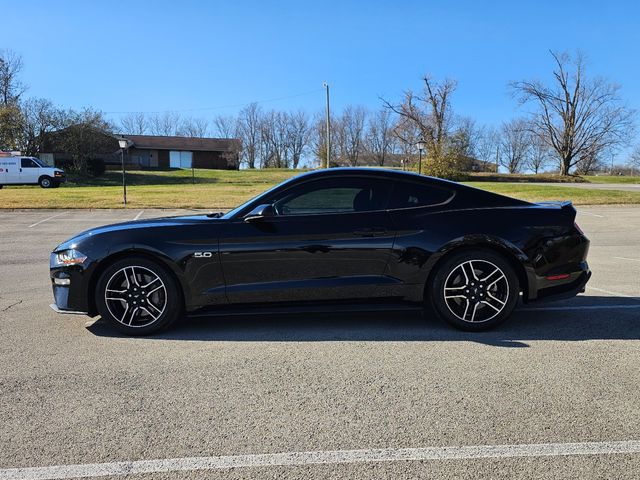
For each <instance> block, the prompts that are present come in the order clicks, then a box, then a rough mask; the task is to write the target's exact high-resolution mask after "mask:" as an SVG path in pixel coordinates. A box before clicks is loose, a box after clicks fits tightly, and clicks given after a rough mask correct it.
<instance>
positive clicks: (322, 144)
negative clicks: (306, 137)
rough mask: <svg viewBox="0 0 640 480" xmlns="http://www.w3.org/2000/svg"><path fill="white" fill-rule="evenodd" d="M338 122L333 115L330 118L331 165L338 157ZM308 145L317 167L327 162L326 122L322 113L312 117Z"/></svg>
mask: <svg viewBox="0 0 640 480" xmlns="http://www.w3.org/2000/svg"><path fill="white" fill-rule="evenodd" d="M338 123H339V120H338V119H337V118H335V117H334V116H333V115H332V116H331V144H332V151H333V156H332V159H333V160H332V164H333V163H334V162H335V161H336V158H337V157H338V153H337V148H336V145H337V142H336V139H338V133H337V127H338ZM310 144H311V149H312V151H313V156H314V158H315V159H316V161H317V163H318V164H319V165H325V164H326V160H327V120H326V116H325V113H324V112H321V113H317V114H316V115H315V116H314V117H313V121H312V124H311V134H310Z"/></svg>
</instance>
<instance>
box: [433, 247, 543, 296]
mask: <svg viewBox="0 0 640 480" xmlns="http://www.w3.org/2000/svg"><path fill="white" fill-rule="evenodd" d="M473 248H485V249H489V250H493V251H495V252H497V253H499V254H501V255H503V256H504V257H505V258H506V259H507V260H508V261H509V262H510V263H511V265H512V267H513V268H514V270H515V272H516V274H517V275H518V280H519V282H520V288H521V290H522V293H523V295H524V300H525V301H526V300H527V299H528V298H530V297H531V296H535V272H534V269H533V266H532V265H531V262H530V260H529V258H528V257H527V255H526V254H525V253H524V252H523V251H522V250H520V249H519V248H518V247H517V246H515V245H514V244H513V243H511V242H509V241H508V240H505V239H503V238H500V237H496V236H492V235H486V234H470V235H464V236H462V237H458V238H455V239H453V240H451V241H450V242H448V243H446V244H445V245H443V246H442V247H441V248H440V249H439V250H438V251H437V252H434V253H433V255H431V256H430V257H429V260H428V261H427V262H426V263H425V265H424V267H423V268H424V271H425V277H426V278H425V283H426V284H427V285H428V284H429V279H430V278H431V276H432V275H433V274H434V273H435V271H436V270H437V269H438V266H439V264H440V263H441V262H443V261H444V259H445V258H447V257H449V256H450V255H453V254H454V253H457V252H460V251H462V250H469V249H473ZM532 289H533V290H532Z"/></svg>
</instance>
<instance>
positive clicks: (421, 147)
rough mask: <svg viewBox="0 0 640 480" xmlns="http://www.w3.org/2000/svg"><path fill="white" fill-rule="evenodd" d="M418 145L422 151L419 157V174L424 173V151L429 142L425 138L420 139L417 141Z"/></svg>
mask: <svg viewBox="0 0 640 480" xmlns="http://www.w3.org/2000/svg"><path fill="white" fill-rule="evenodd" d="M416 146H417V147H418V151H419V152H420V155H419V157H418V174H420V175H421V174H422V152H423V151H424V150H426V149H427V142H425V141H424V140H420V141H419V142H418V143H416Z"/></svg>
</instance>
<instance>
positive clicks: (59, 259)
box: [51, 248, 87, 267]
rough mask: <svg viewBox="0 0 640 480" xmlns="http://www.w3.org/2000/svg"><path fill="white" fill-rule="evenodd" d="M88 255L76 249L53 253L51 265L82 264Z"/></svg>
mask: <svg viewBox="0 0 640 480" xmlns="http://www.w3.org/2000/svg"><path fill="white" fill-rule="evenodd" d="M86 259H87V256H86V255H84V254H83V253H81V252H79V251H78V250H75V249H73V248H72V249H69V250H63V251H62V252H54V253H52V254H51V267H64V266H69V265H80V264H82V263H84V261H85V260H86Z"/></svg>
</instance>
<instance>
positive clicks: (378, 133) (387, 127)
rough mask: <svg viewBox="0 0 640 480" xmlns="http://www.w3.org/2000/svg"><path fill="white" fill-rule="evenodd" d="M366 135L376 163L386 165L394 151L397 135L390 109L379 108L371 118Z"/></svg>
mask: <svg viewBox="0 0 640 480" xmlns="http://www.w3.org/2000/svg"><path fill="white" fill-rule="evenodd" d="M368 127H369V129H368V132H367V134H366V136H365V146H366V150H367V151H368V152H369V153H370V154H371V156H372V157H373V159H374V161H375V162H376V165H379V166H381V167H382V166H384V164H385V162H386V160H387V157H388V156H389V154H391V153H394V149H395V145H396V141H397V137H396V136H395V135H394V133H393V119H392V117H391V111H390V110H389V109H382V110H378V111H377V112H376V113H375V114H374V115H373V116H372V117H371V118H370V119H369V125H368Z"/></svg>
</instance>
